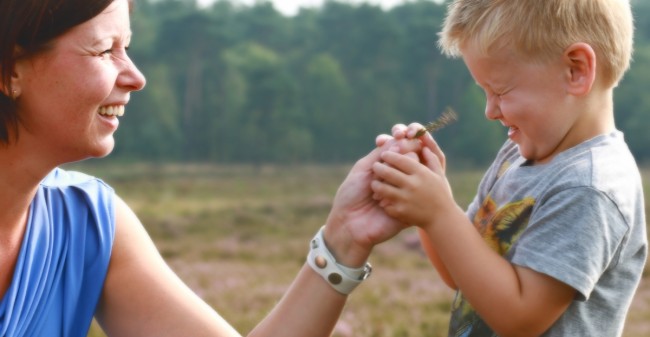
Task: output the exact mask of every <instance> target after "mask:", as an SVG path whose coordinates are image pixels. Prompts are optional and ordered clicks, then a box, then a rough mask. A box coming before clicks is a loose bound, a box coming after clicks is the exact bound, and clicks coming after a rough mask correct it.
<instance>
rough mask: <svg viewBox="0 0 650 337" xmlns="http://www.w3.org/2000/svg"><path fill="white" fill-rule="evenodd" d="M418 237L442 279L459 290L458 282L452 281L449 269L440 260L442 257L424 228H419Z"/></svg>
mask: <svg viewBox="0 0 650 337" xmlns="http://www.w3.org/2000/svg"><path fill="white" fill-rule="evenodd" d="M418 235H419V236H420V243H421V244H422V248H423V249H424V253H426V254H427V257H428V258H429V261H430V262H431V264H432V265H433V266H434V267H435V268H436V270H437V271H438V274H439V275H440V278H442V280H443V281H444V282H445V284H446V285H447V286H448V287H449V288H451V289H454V290H457V289H458V286H456V282H454V279H452V278H451V275H449V271H448V270H447V267H446V266H445V264H444V263H443V262H442V260H441V259H440V256H438V252H436V249H435V247H434V246H433V243H431V239H429V235H428V234H427V232H425V231H424V229H422V228H418Z"/></svg>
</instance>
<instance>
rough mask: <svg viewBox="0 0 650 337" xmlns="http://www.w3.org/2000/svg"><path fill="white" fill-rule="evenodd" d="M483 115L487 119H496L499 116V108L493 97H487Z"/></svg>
mask: <svg viewBox="0 0 650 337" xmlns="http://www.w3.org/2000/svg"><path fill="white" fill-rule="evenodd" d="M485 117H486V118H487V119H489V120H497V119H499V118H501V109H500V108H499V105H498V104H496V102H495V100H494V99H488V100H487V102H485Z"/></svg>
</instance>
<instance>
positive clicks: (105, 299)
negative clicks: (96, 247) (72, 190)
mask: <svg viewBox="0 0 650 337" xmlns="http://www.w3.org/2000/svg"><path fill="white" fill-rule="evenodd" d="M96 317H97V320H98V322H99V323H100V325H101V326H102V328H103V329H104V331H105V332H106V334H107V335H108V336H120V337H128V336H161V337H162V336H223V337H226V336H239V334H238V333H237V332H236V331H235V330H234V329H233V328H232V327H231V326H229V325H228V324H227V323H226V322H225V321H224V320H223V319H222V318H221V317H220V316H219V315H218V314H217V313H216V312H215V311H214V310H213V309H212V308H210V306H208V305H207V304H206V303H205V302H204V301H203V300H201V299H200V298H199V297H198V296H197V295H196V294H195V293H194V292H192V291H191V290H190V289H189V288H188V287H187V286H186V285H185V284H184V283H183V282H182V281H181V280H180V279H179V278H178V276H177V275H176V274H175V273H174V272H173V271H172V270H171V269H170V268H169V266H168V265H167V264H166V263H165V261H164V260H163V259H162V257H161V256H160V254H159V253H158V251H157V249H156V247H155V245H154V244H153V242H152V240H151V238H150V237H149V235H148V234H147V232H146V231H145V229H144V227H143V226H142V224H141V222H140V220H139V219H138V218H137V216H136V215H135V214H134V213H133V211H132V210H131V209H130V208H129V207H128V206H127V205H126V203H124V201H123V200H121V199H120V198H119V197H116V202H115V242H114V244H113V250H112V254H111V262H110V265H109V269H108V273H107V276H106V281H105V284H104V289H103V292H102V297H101V299H100V302H99V305H98V308H97V313H96Z"/></svg>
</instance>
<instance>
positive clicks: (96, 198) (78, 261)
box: [0, 169, 115, 337]
mask: <svg viewBox="0 0 650 337" xmlns="http://www.w3.org/2000/svg"><path fill="white" fill-rule="evenodd" d="M113 195H114V192H113V189H111V188H110V187H109V186H108V185H106V184H105V183H104V182H102V181H101V180H99V179H97V178H93V177H90V176H87V175H85V174H82V173H77V172H67V171H64V170H62V169H55V170H54V171H52V172H51V173H50V174H49V175H48V176H47V177H46V178H45V179H44V180H43V181H42V182H41V184H40V186H39V187H38V191H37V192H36V196H35V197H34V200H33V201H32V204H31V206H30V211H29V218H28V222H27V229H26V231H25V236H24V238H23V242H22V246H21V248H20V252H19V255H18V260H17V262H16V267H15V271H14V275H13V278H12V281H11V284H10V286H9V288H8V289H7V292H6V293H5V294H4V297H3V298H2V299H1V302H0V337H23V336H24V337H28V336H29V337H45V336H47V337H58V336H61V337H76V336H79V337H85V336H86V335H87V334H88V329H89V327H90V324H91V322H92V318H93V315H94V313H95V308H96V306H97V302H98V300H99V297H100V295H101V292H102V288H103V285H104V279H105V277H106V272H107V270H108V263H109V260H110V254H111V248H112V246H113V239H114V234H115V218H114V209H113Z"/></svg>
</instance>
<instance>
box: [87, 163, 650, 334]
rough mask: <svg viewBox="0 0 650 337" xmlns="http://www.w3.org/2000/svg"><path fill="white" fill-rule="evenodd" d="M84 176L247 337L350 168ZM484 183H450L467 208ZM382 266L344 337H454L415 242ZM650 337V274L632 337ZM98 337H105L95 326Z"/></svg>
mask: <svg viewBox="0 0 650 337" xmlns="http://www.w3.org/2000/svg"><path fill="white" fill-rule="evenodd" d="M83 170H84V171H86V172H90V173H92V174H96V175H98V176H100V177H103V178H104V179H105V180H106V181H108V182H109V183H110V184H111V185H113V186H114V187H115V189H116V190H117V192H118V193H119V194H120V195H121V196H122V197H123V198H124V199H126V200H127V202H128V203H129V204H130V205H131V206H132V207H133V208H134V209H135V211H136V212H137V213H138V215H139V216H140V217H141V220H142V221H143V223H145V225H146V227H147V229H148V231H149V232H150V234H151V235H152V237H153V238H154V240H155V241H156V244H157V246H158V248H159V249H160V251H161V252H162V254H163V255H164V256H165V258H166V259H167V261H168V262H169V264H170V265H171V266H172V268H173V269H174V270H176V272H177V273H178V274H179V275H180V276H181V278H183V279H184V280H185V281H186V282H187V283H188V284H189V285H190V287H191V288H193V289H194V290H195V291H196V292H197V293H198V294H199V295H200V296H202V297H203V298H204V299H205V300H206V301H207V302H208V303H210V304H211V305H212V306H213V307H215V308H216V309H217V310H218V311H219V312H220V314H221V315H223V316H224V317H225V318H226V319H227V320H228V321H229V322H231V324H233V325H234V326H235V327H236V328H237V329H238V330H239V331H240V332H242V333H244V334H245V333H246V332H247V331H249V330H250V329H251V328H252V327H253V326H254V325H255V324H256V323H257V322H258V321H260V320H261V319H262V317H263V316H264V315H265V314H266V313H267V312H268V311H269V310H270V309H271V308H272V307H273V305H274V304H275V303H276V301H277V300H278V299H279V298H280V297H281V296H282V294H283V292H284V291H285V290H286V289H287V287H288V285H289V283H290V282H291V280H292V279H293V276H294V275H295V274H296V273H297V271H298V270H299V268H300V267H301V265H302V264H303V262H304V258H305V254H306V251H307V242H308V240H309V239H310V238H311V236H312V235H313V233H314V232H315V230H316V229H317V228H318V227H319V226H320V225H321V224H322V221H323V220H324V219H325V217H326V215H327V212H328V210H329V207H330V203H331V199H332V197H333V195H334V193H335V190H336V188H337V186H338V184H339V183H340V182H341V181H342V180H343V178H344V176H345V174H346V172H347V170H348V167H289V168H276V167H264V168H259V169H254V168H251V167H218V166H199V165H196V166H163V167H154V166H145V165H140V166H136V165H130V166H123V167H105V166H104V165H103V166H101V167H100V166H87V165H85V166H84V167H83ZM646 176H648V175H646ZM479 178H480V173H477V172H465V173H462V174H457V175H453V176H451V177H450V180H451V182H452V185H453V187H454V191H455V195H456V197H457V198H458V201H459V203H461V204H463V205H465V204H467V203H468V202H469V201H470V198H471V197H472V196H473V193H474V190H475V188H476V185H477V183H478V180H479ZM646 180H647V179H646ZM648 192H649V191H648V190H647V186H646V195H650V194H648ZM647 208H648V207H647V206H646V209H647ZM372 262H373V265H374V267H375V270H374V273H373V275H372V277H371V278H370V279H369V280H368V281H366V283H365V284H364V285H363V286H361V287H360V288H359V289H358V290H357V291H355V293H354V295H353V296H351V297H350V300H349V302H348V305H347V307H346V309H345V311H344V314H343V316H342V318H341V320H340V322H339V324H338V325H337V328H336V331H335V334H334V337H350V336H362V337H408V336H412V337H415V336H432V337H435V336H446V329H447V320H448V313H449V308H450V301H451V299H452V292H451V291H449V290H448V289H447V288H446V287H445V286H444V285H443V283H442V282H441V281H440V279H439V278H438V276H437V275H436V273H435V272H434V270H433V269H432V268H431V267H430V266H429V264H428V262H427V260H426V259H425V258H424V256H423V254H422V253H421V251H420V250H419V245H418V244H417V239H416V237H415V234H414V232H412V231H407V232H404V233H402V234H400V235H399V236H398V237H396V238H395V239H393V240H392V241H389V242H388V243H385V244H383V245H381V246H379V247H377V248H376V250H375V252H374V254H373V256H372ZM649 333H650V273H646V274H645V277H644V279H643V282H642V285H641V288H640V290H639V292H638V294H637V296H636V298H635V299H634V303H633V305H632V309H631V312H630V315H629V317H628V323H627V325H626V331H625V334H624V336H625V337H641V336H648V334H649ZM88 336H89V337H101V336H104V334H103V333H102V332H101V330H100V329H99V328H98V327H97V326H95V325H94V326H93V327H92V329H91V331H90V333H89V335H88Z"/></svg>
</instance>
